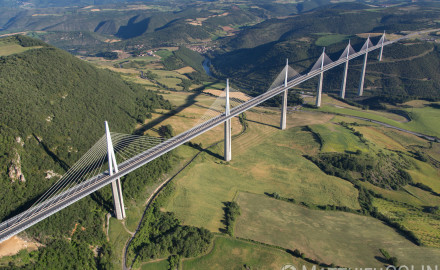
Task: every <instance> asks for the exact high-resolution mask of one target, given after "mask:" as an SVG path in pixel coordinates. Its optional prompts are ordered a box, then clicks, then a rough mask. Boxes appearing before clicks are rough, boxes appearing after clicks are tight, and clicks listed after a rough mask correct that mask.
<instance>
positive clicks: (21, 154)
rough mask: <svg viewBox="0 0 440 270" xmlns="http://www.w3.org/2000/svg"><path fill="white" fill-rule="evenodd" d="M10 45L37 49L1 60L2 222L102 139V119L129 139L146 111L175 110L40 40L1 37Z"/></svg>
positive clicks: (163, 102) (0, 58)
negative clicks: (128, 135) (128, 134)
mask: <svg viewBox="0 0 440 270" xmlns="http://www.w3.org/2000/svg"><path fill="white" fill-rule="evenodd" d="M7 44H15V45H16V46H17V47H29V46H32V49H29V50H27V51H24V52H21V53H16V54H11V55H8V56H0V77H1V78H0V89H1V91H0V104H1V106H0V122H1V130H2V132H1V140H0V147H1V151H0V164H1V166H2V170H1V173H0V185H1V190H2V195H3V200H4V202H5V203H3V204H2V206H1V211H0V212H1V215H0V219H4V218H6V217H8V216H9V215H11V214H13V210H15V209H17V208H18V209H17V211H18V210H20V209H21V207H24V206H25V205H26V203H27V202H28V200H29V199H34V198H35V197H36V196H39V195H40V194H41V193H42V192H43V191H45V190H46V189H47V188H48V187H49V186H50V185H51V184H52V183H53V182H54V181H55V180H56V179H57V178H58V177H56V176H55V177H54V175H56V174H60V175H62V174H63V173H64V171H65V170H66V168H68V167H69V166H70V165H72V164H73V163H74V162H76V160H78V159H79V157H81V156H82V155H83V153H84V152H85V151H86V150H88V149H89V148H90V146H91V145H92V144H94V142H96V140H97V139H98V138H100V137H101V136H102V135H103V134H104V126H103V121H104V120H108V121H109V123H110V128H111V129H112V130H114V131H118V132H125V133H131V132H132V131H133V129H134V126H135V124H136V122H137V121H138V120H141V121H142V120H144V119H145V118H147V115H148V114H149V112H151V111H153V110H154V109H155V108H169V106H170V105H169V103H168V102H167V101H165V100H164V99H163V98H162V96H158V95H156V94H155V93H153V92H150V91H146V90H145V89H144V88H143V87H141V86H139V85H135V84H130V83H127V82H125V81H123V80H122V79H121V78H120V77H119V75H117V74H116V73H113V72H110V71H108V70H101V69H97V68H95V67H93V66H92V65H90V64H88V63H85V62H83V61H81V60H79V59H77V58H76V57H74V56H72V55H70V54H68V53H66V52H64V51H61V50H59V49H56V48H54V47H52V46H49V45H47V44H45V43H43V42H41V41H39V40H35V39H31V38H28V37H24V36H12V37H8V38H2V39H0V48H1V46H6V45H7ZM14 171H15V172H16V175H15V176H14V173H13V172H14ZM21 175H23V176H24V177H21ZM51 175H52V176H51ZM42 179H45V180H43V181H42Z"/></svg>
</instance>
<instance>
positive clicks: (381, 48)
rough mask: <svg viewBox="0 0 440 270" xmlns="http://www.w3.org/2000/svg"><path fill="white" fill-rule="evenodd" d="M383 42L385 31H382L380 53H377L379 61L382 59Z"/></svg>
mask: <svg viewBox="0 0 440 270" xmlns="http://www.w3.org/2000/svg"><path fill="white" fill-rule="evenodd" d="M384 42H385V31H384V32H383V36H382V38H381V39H380V44H381V45H380V53H379V61H382V54H383V43H384Z"/></svg>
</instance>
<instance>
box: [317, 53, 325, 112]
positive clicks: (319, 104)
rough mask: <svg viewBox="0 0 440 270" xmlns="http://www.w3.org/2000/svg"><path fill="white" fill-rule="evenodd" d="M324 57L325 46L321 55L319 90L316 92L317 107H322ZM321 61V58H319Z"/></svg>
mask: <svg viewBox="0 0 440 270" xmlns="http://www.w3.org/2000/svg"><path fill="white" fill-rule="evenodd" d="M324 59H325V48H324V49H323V51H322V55H321V74H319V82H318V91H317V93H316V103H315V105H316V107H318V108H319V107H321V95H322V82H323V80H324ZM318 61H319V60H318Z"/></svg>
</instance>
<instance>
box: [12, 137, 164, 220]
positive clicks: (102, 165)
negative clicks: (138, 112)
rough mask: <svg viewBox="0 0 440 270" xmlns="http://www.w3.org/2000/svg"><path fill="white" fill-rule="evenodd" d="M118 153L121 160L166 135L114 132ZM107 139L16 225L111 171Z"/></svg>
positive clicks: (43, 196) (114, 142)
mask: <svg viewBox="0 0 440 270" xmlns="http://www.w3.org/2000/svg"><path fill="white" fill-rule="evenodd" d="M111 137H112V142H113V147H114V152H115V155H116V157H117V161H118V163H122V162H124V161H127V160H129V159H131V158H132V157H134V156H136V155H138V154H140V153H142V152H144V151H146V150H148V149H150V148H152V147H154V146H156V145H158V144H160V143H162V142H163V141H164V140H165V139H164V138H157V137H150V136H137V135H129V134H122V133H114V132H112V133H111ZM107 151H108V149H107V139H106V136H105V135H104V136H102V137H101V138H100V139H99V140H98V141H97V142H96V143H95V144H94V145H93V146H92V147H91V148H90V149H89V150H88V151H87V152H86V153H85V154H84V155H83V156H82V157H81V158H80V159H79V160H78V161H77V162H76V163H75V164H74V165H73V166H72V167H71V168H70V169H69V170H68V171H67V172H66V173H65V174H64V175H63V176H62V177H61V178H60V179H59V180H58V181H57V182H56V183H55V184H53V185H52V186H51V187H50V188H49V190H47V191H46V192H45V193H44V194H43V195H42V196H41V197H40V198H39V199H38V200H37V201H36V202H35V203H34V204H33V205H32V206H31V207H30V208H29V209H28V210H26V211H24V212H23V213H21V214H20V215H19V216H17V217H16V218H14V221H13V222H12V224H9V225H13V224H15V223H17V222H19V221H21V220H23V219H26V218H28V217H30V216H33V215H36V214H38V213H39V212H40V211H42V210H44V209H46V208H48V207H51V206H54V205H56V204H57V203H58V202H60V201H62V200H63V199H65V198H67V197H69V196H71V195H72V194H74V193H76V192H77V191H79V190H80V189H81V188H82V187H81V185H80V184H81V183H83V182H85V181H87V180H90V179H93V178H95V177H97V176H99V175H102V174H104V173H105V174H106V173H108V153H107Z"/></svg>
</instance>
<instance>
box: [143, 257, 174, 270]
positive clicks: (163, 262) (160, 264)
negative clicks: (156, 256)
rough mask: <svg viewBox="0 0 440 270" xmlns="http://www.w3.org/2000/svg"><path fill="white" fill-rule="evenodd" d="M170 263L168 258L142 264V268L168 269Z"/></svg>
mask: <svg viewBox="0 0 440 270" xmlns="http://www.w3.org/2000/svg"><path fill="white" fill-rule="evenodd" d="M168 266H169V263H168V260H167V259H163V260H160V261H157V262H151V263H146V264H143V265H142V266H141V269H142V270H168V269H169V268H168Z"/></svg>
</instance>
